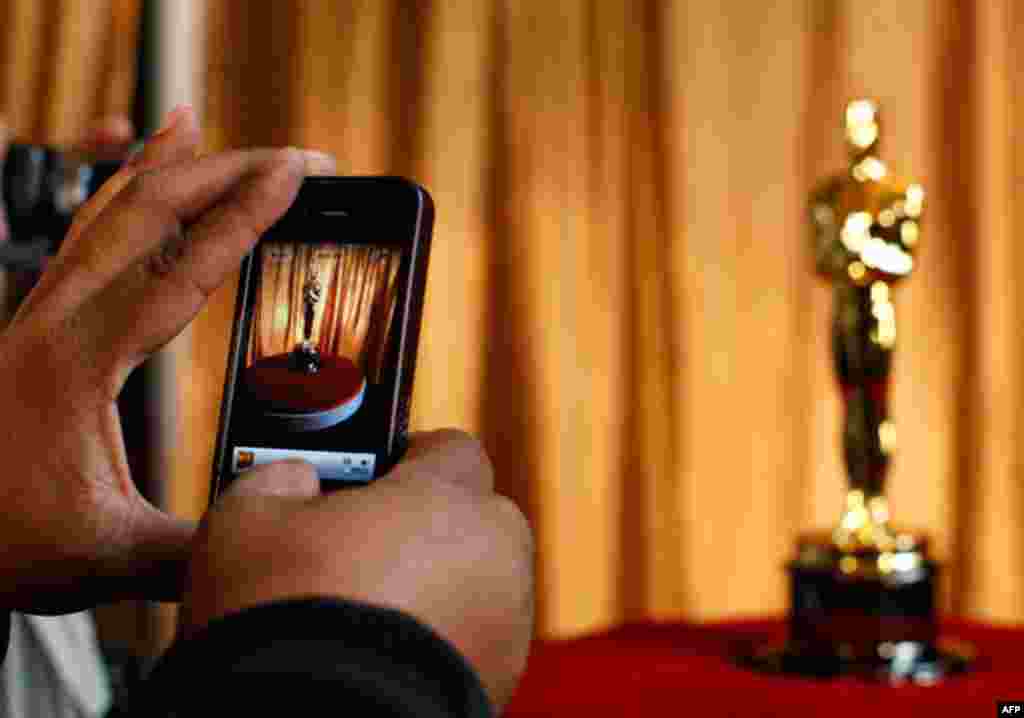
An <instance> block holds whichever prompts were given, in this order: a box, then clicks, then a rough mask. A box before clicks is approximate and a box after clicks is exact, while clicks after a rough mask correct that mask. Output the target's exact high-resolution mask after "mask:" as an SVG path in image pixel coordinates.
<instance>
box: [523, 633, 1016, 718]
mask: <svg viewBox="0 0 1024 718" xmlns="http://www.w3.org/2000/svg"><path fill="white" fill-rule="evenodd" d="M941 635H942V636H943V638H951V639H959V640H963V641H967V642H970V643H972V644H973V645H974V649H975V651H976V652H977V660H976V662H975V664H974V666H973V667H972V669H971V671H970V672H968V673H966V674H964V675H962V676H957V677H954V678H951V679H949V680H948V681H946V682H943V683H941V684H939V685H935V686H916V685H905V686H896V687H889V686H881V685H875V684H872V683H867V682H864V681H862V680H859V679H855V678H840V679H836V680H830V681H815V680H805V679H798V678H782V677H776V676H768V675H762V674H758V673H753V672H751V671H749V670H746V669H744V668H741V667H739V666H738V665H737V664H736V662H735V660H734V657H735V656H736V655H738V654H739V653H741V652H743V651H744V650H745V649H746V648H747V647H748V646H750V645H752V644H759V643H763V642H768V641H773V640H779V639H782V638H784V637H785V623H784V621H782V620H748V621H735V622H729V623H714V624H702V625H694V624H678V623H675V624H669V623H664V624H638V625H628V626H624V627H622V628H617V629H614V630H611V631H607V632H604V633H600V634H595V635H591V636H586V637H583V638H577V639H573V640H565V641H536V642H534V645H533V647H532V650H531V655H530V660H529V663H528V664H527V669H526V673H525V675H524V676H523V680H522V681H521V682H520V684H519V686H518V688H517V690H516V693H515V695H514V697H513V699H512V701H511V703H510V704H509V706H508V708H507V710H506V712H505V713H504V714H503V715H504V716H505V718H527V717H528V716H529V717H535V716H587V717H588V718H604V717H608V718H610V717H611V716H701V718H713V717H715V716H736V717H737V718H738V717H739V716H759V717H760V718H775V717H777V718H794V716H834V717H836V718H845V717H846V716H849V717H850V718H853V717H854V716H856V717H857V718H865V716H870V717H871V718H882V717H883V716H900V718H903V717H909V718H935V716H950V717H952V716H956V717H957V718H960V717H962V716H982V717H984V716H991V715H995V710H996V708H995V707H996V701H997V700H1003V701H1007V700H1018V701H1024V627H1021V628H996V627H991V626H984V625H980V624H976V623H971V622H965V621H944V622H943V624H942V630H941Z"/></svg>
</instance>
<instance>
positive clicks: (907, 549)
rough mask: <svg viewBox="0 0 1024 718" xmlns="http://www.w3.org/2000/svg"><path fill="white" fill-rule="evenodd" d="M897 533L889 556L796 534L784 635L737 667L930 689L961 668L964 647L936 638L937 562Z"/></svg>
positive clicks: (917, 540) (966, 659)
mask: <svg viewBox="0 0 1024 718" xmlns="http://www.w3.org/2000/svg"><path fill="white" fill-rule="evenodd" d="M897 535H898V536H899V537H900V539H901V540H900V542H899V547H894V548H893V550H890V551H881V550H878V549H872V548H868V547H856V548H850V547H847V548H840V547H839V546H837V545H836V544H835V543H834V541H833V538H832V536H831V534H828V533H816V534H808V535H805V536H802V537H801V538H800V540H799V541H798V544H797V556H796V558H795V559H794V560H793V561H792V562H790V564H789V566H788V567H787V570H788V573H789V576H790V586H791V591H792V601H791V611H790V616H789V638H788V640H787V641H785V642H784V643H782V644H778V645H769V646H761V647H758V648H756V649H754V650H752V651H748V652H746V654H745V655H743V656H742V662H743V663H744V664H745V665H747V666H749V667H752V668H754V669H756V670H760V671H764V672H768V673H775V674H784V675H792V676H804V677H809V678H832V677H838V676H842V675H857V676H859V677H862V678H865V679H868V680H873V681H878V682H882V683H891V684H901V683H908V682H909V683H917V684H921V685H931V684H934V683H937V682H940V681H942V680H944V679H946V678H948V677H950V676H953V675H955V674H957V673H961V672H963V671H964V670H966V669H967V668H968V667H969V665H970V663H971V661H972V659H973V651H972V649H971V648H970V646H967V645H966V644H960V643H956V642H952V641H948V640H940V638H939V636H938V621H937V618H936V610H935V579H936V576H937V573H938V565H937V564H936V563H935V562H933V561H932V560H930V558H929V557H928V553H927V540H926V539H925V538H924V537H923V536H918V535H914V534H910V533H902V532H901V533H899V534H897Z"/></svg>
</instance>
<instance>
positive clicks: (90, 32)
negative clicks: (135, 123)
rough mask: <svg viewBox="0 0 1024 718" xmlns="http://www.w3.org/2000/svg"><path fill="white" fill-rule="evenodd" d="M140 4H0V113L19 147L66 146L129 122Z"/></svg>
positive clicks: (125, 0)
mask: <svg viewBox="0 0 1024 718" xmlns="http://www.w3.org/2000/svg"><path fill="white" fill-rule="evenodd" d="M140 7H141V5H140V2H139V0H60V1H59V2H56V1H55V2H39V0H4V2H3V3H0V64H2V67H3V70H2V71H0V115H3V117H4V118H5V120H6V122H7V123H8V125H9V126H10V128H11V129H12V130H13V132H14V135H15V137H17V138H18V139H19V140H21V141H23V142H29V141H31V142H37V143H48V144H54V145H67V144H70V143H72V142H75V141H77V140H78V139H80V138H81V137H82V134H83V133H84V132H85V131H86V130H87V129H88V127H89V124H90V123H92V122H95V121H96V120H97V119H99V118H100V117H104V116H106V115H110V114H121V115H125V116H128V117H131V114H132V113H131V110H132V102H133V100H134V93H135V72H136V68H135V64H136V54H137V44H136V36H137V34H138V25H139V11H140Z"/></svg>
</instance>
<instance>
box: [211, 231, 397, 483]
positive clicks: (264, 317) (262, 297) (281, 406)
mask: <svg viewBox="0 0 1024 718" xmlns="http://www.w3.org/2000/svg"><path fill="white" fill-rule="evenodd" d="M401 258H402V251H401V250H400V249H398V248H397V247H394V246H386V245H374V244H349V243H340V242H321V243H305V242H288V241H274V242H263V243H261V244H260V245H259V247H258V248H257V250H256V253H255V254H254V256H253V262H254V265H253V272H255V273H256V277H255V282H254V285H253V296H252V297H251V299H250V301H249V307H248V311H247V316H246V323H247V327H246V332H245V333H244V334H243V336H242V341H243V345H242V346H243V351H244V354H243V356H242V357H241V359H240V363H239V367H238V372H237V375H236V379H235V392H234V400H233V407H232V410H231V419H230V421H231V428H230V431H229V436H230V444H229V451H230V457H229V460H230V462H231V468H232V471H233V473H234V474H235V475H238V474H239V473H241V472H244V471H245V470H246V469H249V468H252V467H253V466H256V465H259V464H263V463H268V462H271V461H277V460H280V459H286V458H301V459H305V460H306V461H309V462H310V463H312V464H314V465H315V466H316V467H317V472H318V474H319V477H320V479H321V480H338V481H356V482H362V481H368V480H370V479H372V478H373V476H374V468H375V466H376V464H377V462H378V460H379V457H380V455H381V453H380V452H381V449H382V448H383V446H384V442H385V440H386V435H387V431H388V427H389V426H390V423H391V416H389V414H390V413H391V410H392V407H393V406H394V396H393V394H394V384H395V382H394V374H395V370H396V368H395V366H394V364H395V363H396V359H395V356H396V355H397V352H395V351H392V348H391V347H392V344H393V343H394V341H395V340H396V330H395V326H394V324H395V313H396V305H397V303H398V302H397V299H398V297H397V295H398V272H399V266H400V264H401ZM389 364H390V365H389Z"/></svg>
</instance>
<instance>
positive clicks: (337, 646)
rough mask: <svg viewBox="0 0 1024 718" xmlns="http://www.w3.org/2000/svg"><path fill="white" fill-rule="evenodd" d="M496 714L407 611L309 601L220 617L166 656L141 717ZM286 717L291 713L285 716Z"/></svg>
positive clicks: (459, 663)
mask: <svg viewBox="0 0 1024 718" xmlns="http://www.w3.org/2000/svg"><path fill="white" fill-rule="evenodd" d="M243 710H250V711H251V710H256V711H258V713H256V715H282V716H285V718H297V717H298V716H305V715H339V716H348V715H351V716H369V717H372V716H395V717H396V718H404V717H405V716H409V717H411V716H417V718H419V717H420V716H422V717H424V718H434V716H437V717H438V718H441V717H442V716H443V717H444V718H449V717H455V716H457V717H459V718H462V717H463V716H465V717H466V718H470V717H472V718H478V717H479V718H484V717H489V716H492V715H493V713H492V709H491V706H490V704H489V703H488V700H487V697H486V694H485V693H484V690H483V687H482V686H481V684H480V681H479V679H478V678H477V676H476V674H475V672H474V671H473V669H472V668H471V667H470V666H469V664H468V663H467V662H466V661H465V659H464V658H463V657H462V656H461V655H460V654H459V653H458V651H457V650H456V649H455V648H454V647H453V646H452V645H451V644H449V643H448V642H447V641H445V640H444V639H442V638H441V637H440V636H438V635H437V634H436V633H434V632H433V631H432V630H431V629H429V628H428V627H426V626H425V625H423V624H422V623H420V622H418V621H417V620H415V619H414V618H412V617H411V616H409V615H407V614H405V613H402V612H400V611H396V610H392V609H387V608H382V607H378V606H371V605H367V604H362V603H356V602H353V601H345V600H340V599H304V600H295V601H286V602H280V603H274V604H268V605H264V606H258V607H256V608H251V609H247V610H245V611H242V612H240V613H237V614H233V615H230V616H226V617H224V618H221V619H218V620H216V621H214V622H212V623H211V624H210V625H208V626H207V627H206V628H204V629H203V631H202V632H201V633H199V634H197V635H195V636H193V637H191V638H189V639H188V640H183V641H179V642H177V643H175V644H174V645H173V646H171V648H170V649H169V650H168V651H167V653H165V654H164V656H163V657H162V658H161V659H160V661H159V662H158V663H157V665H156V667H155V668H154V669H153V672H152V673H151V674H150V676H149V678H148V679H147V681H146V683H145V684H143V686H142V687H141V689H140V690H139V691H137V692H136V695H134V696H133V697H132V699H131V702H130V705H129V706H128V711H127V712H128V713H129V714H130V715H132V716H178V715H180V716H195V715H217V713H215V712H214V711H218V712H219V711H225V713H224V714H225V715H244V713H242V712H241V711H243ZM281 711H286V712H281Z"/></svg>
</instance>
